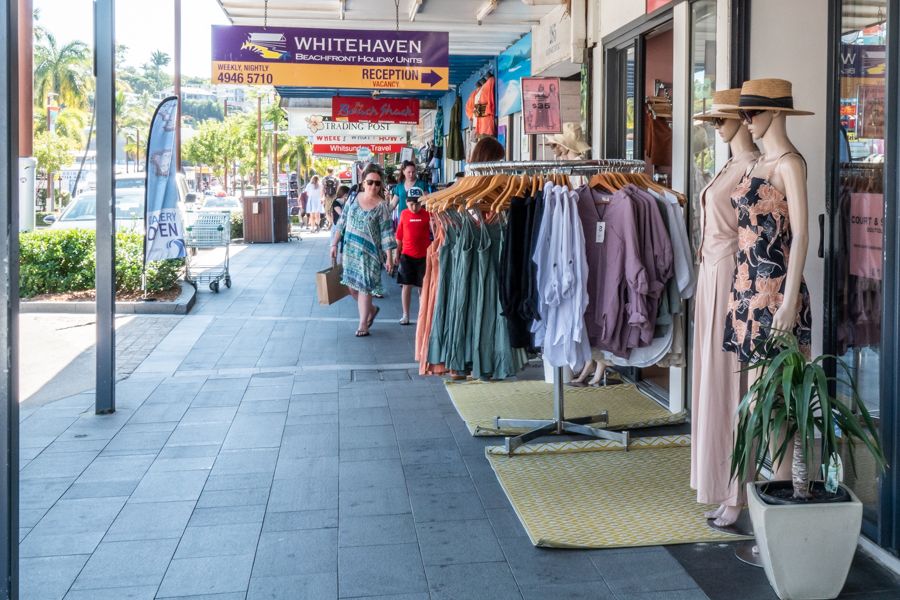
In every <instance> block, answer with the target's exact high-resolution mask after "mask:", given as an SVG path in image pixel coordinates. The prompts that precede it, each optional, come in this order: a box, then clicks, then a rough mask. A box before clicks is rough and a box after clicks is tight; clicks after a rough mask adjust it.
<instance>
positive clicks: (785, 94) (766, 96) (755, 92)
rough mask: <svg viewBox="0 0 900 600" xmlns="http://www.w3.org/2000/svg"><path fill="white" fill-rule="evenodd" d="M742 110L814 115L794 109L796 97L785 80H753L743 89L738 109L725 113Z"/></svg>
mask: <svg viewBox="0 0 900 600" xmlns="http://www.w3.org/2000/svg"><path fill="white" fill-rule="evenodd" d="M742 110H777V111H778V112H782V113H785V114H788V115H797V116H802V115H814V114H815V113H813V112H810V111H808V110H798V109H796V108H794V96H793V93H792V86H791V82H790V81H785V80H784V79H751V80H750V81H745V82H744V85H743V86H742V87H741V98H740V100H738V105H737V108H729V109H726V110H725V112H730V113H737V112H739V111H742Z"/></svg>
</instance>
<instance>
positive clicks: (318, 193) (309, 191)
mask: <svg viewBox="0 0 900 600" xmlns="http://www.w3.org/2000/svg"><path fill="white" fill-rule="evenodd" d="M306 196H307V198H309V199H310V200H313V201H315V202H318V201H319V200H321V199H322V185H321V184H319V185H313V184H312V183H307V184H306Z"/></svg>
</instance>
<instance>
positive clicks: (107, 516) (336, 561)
mask: <svg viewBox="0 0 900 600" xmlns="http://www.w3.org/2000/svg"><path fill="white" fill-rule="evenodd" d="M326 249H327V246H326V242H325V240H324V239H314V238H309V237H307V238H306V239H305V240H304V241H303V242H301V243H296V242H295V243H291V244H281V245H276V246H253V247H248V248H246V249H244V250H243V251H242V252H240V253H238V254H237V255H236V256H235V258H234V262H233V265H232V266H233V278H234V282H235V285H234V287H233V288H232V289H231V290H224V291H223V292H222V293H221V294H219V295H217V296H216V295H212V294H210V293H204V294H202V295H201V298H200V302H199V303H198V306H197V307H196V309H195V310H194V312H193V313H192V314H191V315H189V316H188V317H186V318H184V319H183V320H181V321H180V322H179V323H178V325H177V326H176V327H175V328H174V329H173V330H172V332H171V333H170V334H169V335H168V336H167V337H166V339H165V340H163V341H162V342H161V343H160V344H159V346H157V348H156V349H155V350H154V352H153V353H151V355H150V356H149V357H148V358H147V360H145V361H144V362H143V364H141V366H140V367H139V368H138V369H137V370H136V371H135V373H134V374H133V375H132V376H131V377H130V378H128V379H127V380H125V381H122V382H120V384H119V386H118V402H119V403H118V408H119V410H118V412H117V413H116V414H114V415H110V416H102V417H98V416H95V415H93V413H92V411H91V410H90V408H91V403H92V397H91V396H90V395H78V396H74V397H71V398H67V399H64V400H62V401H59V402H54V403H51V404H48V405H46V406H43V407H41V408H39V409H36V410H34V411H26V413H27V414H28V416H27V418H25V419H24V420H23V421H22V426H21V438H22V471H21V476H22V482H21V526H22V529H21V539H22V543H21V555H22V557H21V574H22V581H23V584H22V588H23V589H22V592H23V593H22V597H23V598H25V599H30V600H34V599H41V600H43V599H60V598H66V599H67V600H124V599H135V600H142V599H151V598H193V599H195V600H200V599H204V600H238V599H247V600H257V599H261V598H269V599H284V600H299V599H306V598H308V599H312V600H327V599H329V598H338V597H341V598H371V599H375V598H380V599H382V600H387V599H393V600H425V599H428V598H431V599H433V600H445V599H446V600H463V599H469V598H473V599H475V598H484V599H488V600H503V599H506V598H515V599H523V598H525V599H547V600H555V599H569V598H571V599H576V598H592V599H600V600H603V599H610V600H702V599H706V598H711V599H713V600H716V599H718V598H723V599H724V598H729V599H733V598H739V599H740V598H747V599H756V598H760V599H762V598H766V599H768V598H774V595H773V594H772V593H771V591H770V590H769V589H768V587H767V584H766V583H765V577H764V575H763V574H762V572H761V571H759V570H756V569H753V568H751V567H745V566H743V565H740V564H739V563H737V561H736V560H735V559H734V558H733V557H732V555H731V549H730V548H728V547H721V546H704V545H691V546H683V547H677V548H671V549H667V548H661V547H656V548H640V549H625V550H606V551H566V550H541V549H536V548H534V547H533V546H532V545H531V543H530V542H529V541H528V538H527V537H526V536H525V533H524V531H523V529H522V527H521V525H520V524H519V522H518V520H517V518H516V517H515V515H514V513H513V512H512V510H511V508H510V506H509V503H508V502H507V500H506V498H505V496H504V494H503V491H502V490H501V488H500V486H499V484H498V483H497V480H496V478H495V477H494V474H493V472H492V471H491V468H490V467H489V465H488V463H487V462H486V460H485V458H484V456H483V448H484V446H485V445H486V444H488V443H491V440H489V439H484V438H472V437H471V436H470V435H469V433H468V431H467V429H466V427H465V425H464V424H463V422H462V421H461V420H460V419H459V417H458V416H457V415H456V413H455V412H454V409H453V407H452V405H451V403H450V401H449V399H448V398H447V396H446V393H445V392H444V390H443V388H442V386H441V381H440V380H439V379H436V378H430V379H423V378H419V377H418V376H416V375H415V369H414V366H413V365H412V364H411V357H412V342H413V335H414V331H413V328H412V327H400V326H398V325H396V319H397V318H398V317H399V306H398V298H397V294H396V288H395V287H394V286H393V284H391V283H389V284H388V289H389V290H390V292H391V293H390V297H389V298H387V299H385V300H384V301H382V302H380V304H381V306H383V310H382V314H381V317H380V318H379V321H378V323H377V324H376V325H375V327H374V328H373V330H372V331H373V333H372V336H371V337H369V338H365V339H356V338H354V337H353V335H352V333H353V330H354V329H355V319H354V314H355V307H354V305H353V304H352V302H351V301H349V300H345V301H342V302H341V303H339V304H338V305H335V306H332V307H319V306H318V305H317V304H316V301H315V290H314V285H313V279H314V272H315V270H316V269H318V268H320V267H321V265H323V264H324V263H326V262H327V259H326V258H325V252H326ZM898 589H900V586H898V584H897V582H896V581H895V580H894V578H893V577H892V576H890V575H889V574H887V573H885V572H884V571H882V570H880V569H879V568H878V567H876V566H875V565H874V563H873V562H872V561H871V560H869V559H864V558H860V562H859V565H858V566H857V567H856V568H855V569H854V573H853V574H852V575H851V581H850V583H849V584H848V591H855V592H859V594H858V595H855V596H847V597H856V598H860V599H861V598H867V599H868V598H872V599H874V598H888V597H890V598H896V597H898V591H897V590H898Z"/></svg>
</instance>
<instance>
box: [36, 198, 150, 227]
mask: <svg viewBox="0 0 900 600" xmlns="http://www.w3.org/2000/svg"><path fill="white" fill-rule="evenodd" d="M44 223H47V224H48V225H50V229H96V228H97V191H96V190H91V191H88V192H85V193H83V194H81V195H80V196H78V197H77V198H75V199H74V200H72V201H71V202H70V203H69V205H68V206H67V207H66V208H65V210H63V212H62V214H60V215H59V218H57V217H56V216H54V215H47V216H46V217H44ZM116 230H117V231H137V232H140V233H143V232H144V189H143V188H123V189H119V190H117V191H116Z"/></svg>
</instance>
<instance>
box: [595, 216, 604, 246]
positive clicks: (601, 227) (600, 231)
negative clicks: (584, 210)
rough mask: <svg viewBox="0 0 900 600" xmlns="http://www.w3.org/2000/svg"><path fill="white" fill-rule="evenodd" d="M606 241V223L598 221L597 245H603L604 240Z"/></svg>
mask: <svg viewBox="0 0 900 600" xmlns="http://www.w3.org/2000/svg"><path fill="white" fill-rule="evenodd" d="M605 239H606V222H605V221H598V222H597V243H598V244H602V243H603V240H605Z"/></svg>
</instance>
